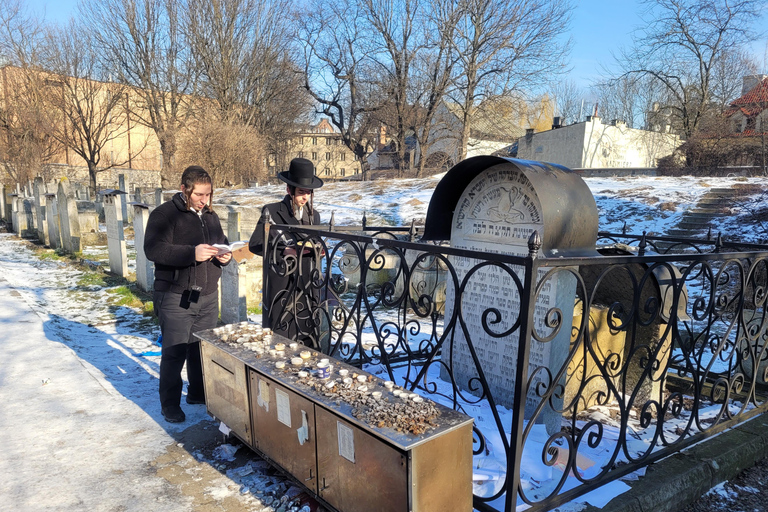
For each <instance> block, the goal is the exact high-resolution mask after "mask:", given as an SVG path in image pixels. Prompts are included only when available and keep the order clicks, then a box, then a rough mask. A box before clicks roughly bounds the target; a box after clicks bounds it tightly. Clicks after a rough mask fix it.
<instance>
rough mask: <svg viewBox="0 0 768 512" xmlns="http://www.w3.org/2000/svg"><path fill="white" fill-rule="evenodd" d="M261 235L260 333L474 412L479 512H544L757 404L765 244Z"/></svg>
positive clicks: (327, 232)
mask: <svg viewBox="0 0 768 512" xmlns="http://www.w3.org/2000/svg"><path fill="white" fill-rule="evenodd" d="M271 229H272V230H273V232H272V237H271V240H272V241H273V244H269V245H268V246H267V248H266V250H265V274H269V275H268V276H267V279H275V278H280V279H287V283H288V285H287V289H285V290H284V291H283V292H281V293H280V294H278V296H276V297H272V298H271V299H272V302H269V303H267V302H266V300H265V317H268V316H269V314H270V313H272V324H273V325H272V327H273V329H281V328H283V329H289V328H292V329H293V332H295V333H298V336H299V337H300V338H302V339H303V340H304V342H305V343H308V344H313V345H316V346H317V347H320V348H321V349H322V350H323V351H324V352H326V353H328V354H331V355H332V356H334V357H336V358H338V359H342V360H345V361H347V362H350V363H352V364H357V365H366V366H367V368H374V369H376V368H377V366H378V367H379V368H378V369H379V370H380V371H382V372H384V373H386V376H387V377H388V378H389V379H390V380H394V381H396V382H397V384H400V385H402V386H404V387H406V388H408V389H410V390H414V391H416V392H418V393H420V394H422V395H424V396H427V397H429V398H432V399H433V400H435V401H438V402H440V403H442V404H444V405H447V406H448V407H452V408H454V409H456V410H460V411H463V412H465V413H467V414H469V415H470V416H473V417H474V418H475V427H474V433H475V438H474V476H473V484H474V492H475V497H474V504H475V508H476V509H478V510H489V511H491V510H504V511H511V510H515V509H516V507H517V506H518V505H520V504H528V505H530V507H531V508H530V509H531V510H549V509H551V508H553V507H556V506H558V505H559V504H562V503H564V502H567V501H570V500H572V499H574V498H576V497H578V496H581V495H583V494H585V493H586V492H589V491H590V490H593V489H595V488H597V487H600V486H602V485H604V484H606V483H608V482H610V481H613V480H616V479H618V478H621V477H624V476H626V475H628V474H629V473H632V472H635V471H638V470H640V471H642V468H644V467H646V466H647V465H648V464H650V463H652V462H654V461H656V460H659V459H661V458H663V457H666V456H668V455H669V454H671V453H673V452H676V451H679V450H681V449H683V448H685V447H686V446H689V445H691V444H692V443H695V442H697V441H699V440H701V439H702V438H704V437H706V436H710V435H712V434H714V433H716V432H719V431H722V430H724V429H726V428H728V427H730V426H733V425H734V424H736V423H739V422H742V421H745V420H747V419H749V418H751V417H752V416H754V415H756V414H759V413H761V412H764V411H765V410H766V404H765V396H766V391H767V390H768V388H766V383H767V382H768V364H766V361H767V360H768V354H766V351H765V346H766V328H767V327H768V323H767V322H766V308H765V301H766V290H768V261H767V258H768V246H757V245H749V244H741V245H738V244H733V243H725V242H723V241H722V239H721V237H719V236H718V237H717V239H715V240H681V239H673V238H669V237H646V236H644V235H643V236H634V235H626V234H606V233H601V234H600V239H599V240H598V245H597V248H596V250H595V252H594V254H587V255H584V256H580V257H563V258H559V257H546V258H545V257H541V256H540V254H539V253H540V251H539V248H540V247H539V245H540V242H539V241H538V240H537V234H536V233H534V235H533V236H531V239H530V240H529V244H528V248H527V250H526V248H523V254H521V255H518V256H512V255H500V254H490V253H483V252H477V251H469V250H459V249H454V248H451V247H449V246H448V244H447V243H442V244H441V243H421V242H419V241H418V237H419V233H418V231H417V230H416V228H414V227H413V226H411V228H410V229H408V228H402V229H393V228H386V230H384V229H381V230H377V229H371V228H364V227H357V228H351V227H345V228H333V227H332V226H331V227H328V226H325V227H319V228H317V227H315V228H312V227H306V226H305V227H297V226H280V225H278V226H272V227H271ZM276 234H280V235H282V236H280V238H279V239H278V238H277V237H276V236H275V235H276ZM296 241H300V243H299V245H296ZM286 242H287V243H288V246H289V247H290V248H289V249H288V250H286V248H285V245H286Z"/></svg>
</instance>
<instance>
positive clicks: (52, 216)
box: [45, 192, 61, 250]
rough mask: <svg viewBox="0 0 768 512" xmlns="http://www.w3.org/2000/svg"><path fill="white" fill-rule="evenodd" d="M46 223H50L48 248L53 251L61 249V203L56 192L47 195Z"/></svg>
mask: <svg viewBox="0 0 768 512" xmlns="http://www.w3.org/2000/svg"><path fill="white" fill-rule="evenodd" d="M45 204H46V213H47V215H46V221H47V222H48V246H49V247H50V248H51V249H53V250H56V249H60V248H61V229H60V224H59V201H58V199H57V198H56V193H55V192H48V193H47V194H45Z"/></svg>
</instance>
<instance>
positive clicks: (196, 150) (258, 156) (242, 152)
mask: <svg viewBox="0 0 768 512" xmlns="http://www.w3.org/2000/svg"><path fill="white" fill-rule="evenodd" d="M264 158H265V149H264V143H263V140H262V138H261V136H260V135H259V133H258V132H257V130H256V129H255V128H254V127H253V126H249V125H246V124H243V122H242V121H239V120H236V119H234V120H233V119H232V118H231V117H227V116H225V117H222V116H221V113H220V112H219V111H218V109H214V108H211V107H210V106H208V107H203V108H200V109H198V110H197V119H196V122H195V123H194V124H190V126H189V128H188V129H187V130H185V131H184V132H183V133H182V134H181V135H180V137H179V151H178V160H179V163H180V164H181V167H186V166H187V165H192V164H195V165H201V166H203V167H204V168H205V169H206V170H207V171H208V172H209V173H210V175H211V178H212V179H213V182H214V184H215V185H216V186H225V185H233V184H240V183H242V184H248V182H249V181H250V180H253V179H259V180H263V179H264V178H265V177H266V175H265V174H264V173H263V172H262V173H261V174H259V173H257V171H256V169H258V168H259V167H260V166H261V162H262V161H263V160H264Z"/></svg>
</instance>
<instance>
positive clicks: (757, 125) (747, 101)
mask: <svg viewBox="0 0 768 512" xmlns="http://www.w3.org/2000/svg"><path fill="white" fill-rule="evenodd" d="M741 92H742V96H741V97H739V98H738V99H736V100H735V101H733V102H732V103H731V108H729V109H728V110H727V111H726V112H725V115H726V117H727V118H728V119H730V120H731V123H732V126H733V131H734V133H738V134H741V135H743V136H745V137H749V136H754V135H762V134H763V133H768V76H766V75H749V76H745V77H744V85H743V86H742V89H741Z"/></svg>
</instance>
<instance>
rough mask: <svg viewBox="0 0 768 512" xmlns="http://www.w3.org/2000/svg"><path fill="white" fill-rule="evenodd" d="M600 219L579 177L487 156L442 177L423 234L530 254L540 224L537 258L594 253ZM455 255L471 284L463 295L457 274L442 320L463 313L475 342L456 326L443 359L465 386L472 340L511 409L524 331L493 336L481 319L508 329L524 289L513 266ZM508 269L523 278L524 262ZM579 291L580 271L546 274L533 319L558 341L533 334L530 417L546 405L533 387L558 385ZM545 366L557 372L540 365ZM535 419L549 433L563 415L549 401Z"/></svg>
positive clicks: (472, 371) (498, 396) (471, 373)
mask: <svg viewBox="0 0 768 512" xmlns="http://www.w3.org/2000/svg"><path fill="white" fill-rule="evenodd" d="M451 212H452V215H451ZM446 221H449V222H450V225H447V222H446ZM597 226H598V215H597V206H596V204H595V201H594V198H593V197H592V194H591V192H590V191H589V188H588V187H587V185H586V184H585V183H584V182H583V180H582V179H581V178H580V177H579V176H578V175H576V174H575V173H573V172H572V171H570V170H569V169H567V168H565V167H562V166H558V165H552V164H544V163H538V162H528V161H522V160H512V159H504V158H498V157H490V156H481V157H475V158H470V159H467V160H464V161H463V162H461V163H459V164H458V165H456V166H455V167H454V168H453V169H451V171H449V172H448V173H447V174H446V175H445V177H444V178H443V179H442V180H441V182H440V183H439V184H438V187H437V188H436V189H435V193H434V194H433V196H432V200H431V202H430V205H429V210H428V213H427V222H426V226H425V234H424V238H425V239H445V238H448V237H450V243H451V247H455V248H459V249H470V250H476V251H481V252H485V253H491V254H510V255H518V256H526V255H528V253H529V247H528V242H529V239H530V238H531V235H532V234H533V233H534V232H537V233H538V235H539V236H540V238H541V247H540V249H539V255H540V256H555V255H567V256H577V255H578V256H585V255H597V252H596V251H595V242H596V240H597ZM449 259H450V261H451V264H452V265H453V267H454V269H455V271H456V273H457V277H458V280H459V281H458V282H459V283H462V282H465V284H464V286H465V287H464V290H463V293H462V295H461V296H460V297H457V290H455V289H454V284H453V282H452V280H450V279H449V280H448V283H447V285H446V304H445V318H446V321H448V319H450V318H452V315H454V314H457V315H459V317H460V318H461V319H463V321H464V322H465V324H466V329H467V333H468V338H469V340H467V337H465V335H464V332H463V330H462V328H461V327H460V326H459V324H457V327H456V329H455V339H454V343H453V345H449V344H446V345H443V352H442V360H443V361H444V362H445V363H446V364H448V365H451V366H452V370H453V377H454V378H455V379H456V382H457V384H458V385H459V386H461V387H463V388H464V389H467V390H469V388H470V382H471V381H472V379H474V378H476V377H478V376H479V375H480V372H479V371H478V368H477V365H476V364H475V362H474V360H473V357H472V350H471V349H470V343H471V345H472V348H473V349H474V352H475V353H476V355H477V358H478V360H479V366H480V369H481V370H482V373H483V374H484V377H485V379H486V382H487V384H488V387H489V390H490V392H491V393H492V395H493V397H494V399H495V400H496V403H498V404H501V405H504V406H507V407H512V406H514V399H515V397H514V385H515V381H516V379H517V377H518V376H517V375H516V372H517V354H518V347H519V338H520V332H519V329H515V330H514V331H513V332H512V333H511V334H508V335H505V336H502V337H498V336H492V335H491V334H489V333H488V332H486V329H485V328H484V327H483V316H484V315H487V321H488V327H489V329H490V330H491V331H492V332H493V333H495V334H500V333H503V332H505V331H508V330H510V329H511V328H512V327H513V325H514V324H515V322H516V321H518V319H519V318H520V315H525V314H526V312H525V311H521V310H520V295H519V291H518V287H517V285H516V284H515V281H514V279H513V277H512V276H511V275H510V273H509V272H507V271H504V270H502V269H501V268H499V267H498V266H495V265H492V266H485V267H480V268H475V267H476V266H477V265H478V264H480V263H481V261H482V260H477V259H472V258H467V257H460V256H451V257H450V258H449ZM511 270H512V271H513V272H515V273H516V274H517V277H518V278H519V279H520V281H521V282H522V281H523V278H524V275H523V274H524V268H523V267H522V266H521V265H511ZM548 270H549V269H547V268H543V269H540V270H539V273H538V275H537V276H535V280H534V282H535V283H539V282H540V281H541V280H542V278H543V277H544V276H545V274H546V273H547V271H548ZM575 296H576V278H575V277H574V276H573V274H572V273H570V272H568V271H567V270H564V271H561V272H557V273H555V274H553V275H552V276H549V277H548V278H547V279H546V281H544V282H543V284H542V289H541V292H540V293H539V295H538V297H537V301H536V303H535V305H534V314H533V326H532V327H533V328H534V329H535V330H536V332H537V333H538V334H539V335H540V337H541V338H542V339H543V338H549V337H552V339H551V340H550V341H548V342H540V341H537V340H535V339H533V337H532V339H531V346H530V357H529V367H528V372H529V374H528V375H527V376H525V379H526V381H528V379H529V377H530V376H531V375H534V374H535V378H534V380H533V382H530V383H529V384H530V385H529V387H528V394H527V397H526V403H525V415H526V417H527V418H530V417H531V415H532V414H533V412H534V411H535V409H536V408H537V407H538V406H539V405H540V401H541V399H540V397H539V395H538V394H537V392H536V390H537V388H539V387H540V385H543V387H544V388H545V389H548V390H549V389H552V382H551V381H550V379H551V378H554V376H555V375H556V374H557V372H559V371H560V370H561V368H562V366H563V364H564V363H565V360H566V358H567V355H568V350H569V344H570V338H571V325H572V320H573V308H574V300H575ZM457 300H458V301H459V302H458V303H457ZM492 308H495V309H496V310H498V312H499V318H496V315H495V314H494V313H493V312H490V310H491V309H492ZM552 308H558V309H559V310H560V311H562V316H563V318H562V319H561V323H560V328H559V329H558V330H557V331H554V330H553V329H552V328H551V327H548V326H547V324H546V316H547V313H548V312H550V310H551V309H552ZM495 320H498V322H495ZM451 347H452V349H451ZM541 367H545V368H548V369H549V370H550V372H551V373H549V374H548V373H547V372H546V371H542V370H541ZM537 369H538V371H537ZM442 371H443V372H444V375H443V378H447V377H448V376H447V374H445V369H443V370H442ZM562 383H563V382H562V381H559V382H558V384H562ZM478 392H482V390H478ZM553 402H554V406H555V408H558V409H559V408H560V407H561V405H562V400H561V399H560V400H559V401H558V400H555V399H553ZM537 421H539V422H543V423H546V425H547V431H548V432H550V433H552V432H555V431H557V430H559V429H560V422H561V419H560V414H559V413H558V412H556V411H555V410H553V409H552V408H550V407H544V409H543V410H542V412H541V413H540V414H539V416H538V417H537Z"/></svg>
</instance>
